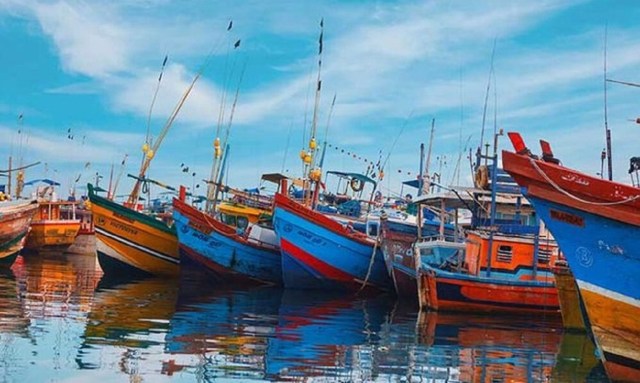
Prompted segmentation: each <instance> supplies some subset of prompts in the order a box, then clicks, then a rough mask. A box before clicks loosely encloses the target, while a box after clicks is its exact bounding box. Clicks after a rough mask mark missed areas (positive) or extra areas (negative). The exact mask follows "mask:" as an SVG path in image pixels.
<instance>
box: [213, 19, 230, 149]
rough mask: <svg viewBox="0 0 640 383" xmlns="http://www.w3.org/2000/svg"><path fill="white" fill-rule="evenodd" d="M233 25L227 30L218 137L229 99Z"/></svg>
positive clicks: (217, 125)
mask: <svg viewBox="0 0 640 383" xmlns="http://www.w3.org/2000/svg"><path fill="white" fill-rule="evenodd" d="M232 25H233V24H232V22H230V24H229V27H228V28H227V34H226V37H227V54H226V55H225V58H224V71H223V73H224V75H223V82H222V97H221V98H220V109H219V110H218V123H217V124H216V137H217V136H219V135H220V130H221V129H222V124H223V121H224V109H225V104H226V98H227V85H228V82H229V77H230V76H229V75H228V73H227V71H228V66H229V53H230V52H231V33H229V31H231V28H232Z"/></svg>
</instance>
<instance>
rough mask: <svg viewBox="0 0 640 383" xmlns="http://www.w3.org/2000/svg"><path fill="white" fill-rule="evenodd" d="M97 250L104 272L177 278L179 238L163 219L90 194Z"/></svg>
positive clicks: (178, 270) (119, 274) (178, 269)
mask: <svg viewBox="0 0 640 383" xmlns="http://www.w3.org/2000/svg"><path fill="white" fill-rule="evenodd" d="M89 198H90V200H91V211H92V213H93V219H94V225H95V232H96V251H97V254H98V261H99V262H100V267H102V270H103V271H104V273H105V274H114V275H117V276H127V275H131V276H138V275H140V274H147V275H157V276H171V277H177V276H178V275H179V272H180V258H179V253H178V237H177V236H176V233H175V229H174V228H170V227H168V226H167V225H166V224H165V223H164V222H161V221H158V220H156V219H155V218H153V217H150V216H147V215H145V214H142V213H139V212H137V211H134V210H132V209H128V208H126V207H124V206H121V205H119V204H116V203H114V202H112V201H109V200H107V199H105V198H102V197H100V196H97V195H95V194H94V193H91V192H90V193H89Z"/></svg>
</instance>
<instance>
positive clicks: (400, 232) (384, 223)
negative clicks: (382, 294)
mask: <svg viewBox="0 0 640 383" xmlns="http://www.w3.org/2000/svg"><path fill="white" fill-rule="evenodd" d="M439 227H440V223H439V222H438V221H437V220H434V219H425V220H424V222H423V223H422V229H421V232H420V235H418V224H417V222H407V221H406V220H405V221H401V220H397V219H393V217H392V216H391V217H390V216H389V215H387V214H384V215H382V216H381V219H380V248H381V249H382V253H383V254H384V259H385V263H386V266H387V271H388V272H389V275H391V278H392V280H393V286H394V288H395V291H396V295H397V296H398V298H400V299H402V300H404V301H409V302H414V303H416V304H417V303H418V284H417V283H418V282H417V277H416V275H417V274H416V264H415V258H414V256H413V245H414V243H415V242H416V240H418V239H419V238H432V237H434V236H436V235H437V234H438V232H439ZM455 231H456V225H455V224H452V223H449V222H447V223H445V233H446V234H445V235H447V236H450V237H453V236H454V232H455ZM461 238H462V236H461ZM456 240H457V239H456Z"/></svg>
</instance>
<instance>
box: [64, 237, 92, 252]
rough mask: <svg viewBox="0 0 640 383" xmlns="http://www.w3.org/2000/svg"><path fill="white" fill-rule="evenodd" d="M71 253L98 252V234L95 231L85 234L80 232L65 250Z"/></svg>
mask: <svg viewBox="0 0 640 383" xmlns="http://www.w3.org/2000/svg"><path fill="white" fill-rule="evenodd" d="M65 252H66V253H69V254H91V255H95V254H96V235H95V233H87V234H84V233H82V232H80V233H78V236H77V237H76V240H75V241H74V242H73V243H72V244H71V246H69V248H68V249H67V250H66V251H65Z"/></svg>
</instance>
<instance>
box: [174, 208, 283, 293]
mask: <svg viewBox="0 0 640 383" xmlns="http://www.w3.org/2000/svg"><path fill="white" fill-rule="evenodd" d="M173 217H174V220H175V225H176V228H177V233H178V242H179V243H180V247H181V249H182V250H183V252H184V253H187V254H188V255H189V256H190V257H192V258H193V259H194V260H195V261H197V262H199V263H201V264H203V265H204V266H206V267H208V268H210V269H211V270H212V271H214V272H215V273H217V274H218V275H221V276H222V277H230V278H231V279H239V280H242V279H251V280H255V281H257V282H264V283H273V284H281V283H282V272H281V256H280V253H279V252H278V251H277V250H275V249H273V250H271V249H264V248H260V247H257V246H250V245H247V244H245V243H242V242H240V241H236V240H234V239H233V238H232V237H231V238H230V237H228V236H225V235H223V234H220V233H218V232H217V231H216V230H211V231H210V232H209V233H204V232H201V231H199V230H196V229H195V228H193V227H192V226H191V225H189V218H188V217H187V216H185V215H183V214H181V213H180V212H179V211H177V210H174V212H173ZM194 226H195V225H194Z"/></svg>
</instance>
